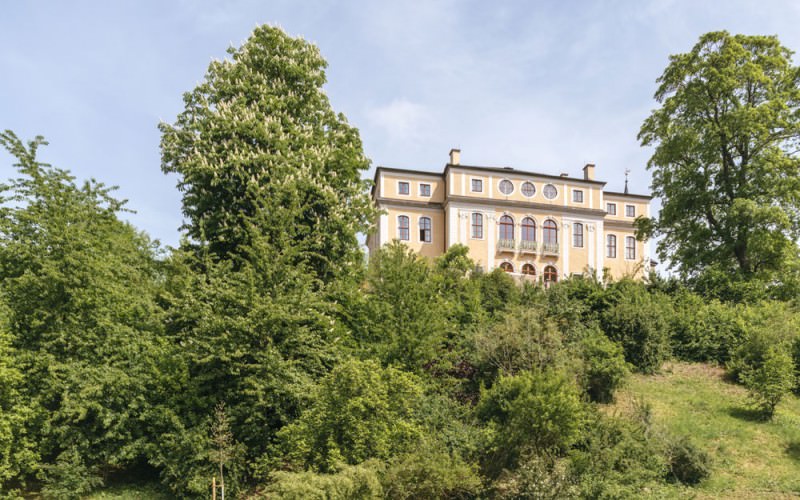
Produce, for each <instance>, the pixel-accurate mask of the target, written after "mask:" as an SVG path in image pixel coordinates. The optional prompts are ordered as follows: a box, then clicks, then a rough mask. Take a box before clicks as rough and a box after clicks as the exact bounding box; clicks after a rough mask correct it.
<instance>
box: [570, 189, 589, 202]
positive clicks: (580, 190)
mask: <svg viewBox="0 0 800 500" xmlns="http://www.w3.org/2000/svg"><path fill="white" fill-rule="evenodd" d="M577 193H580V194H581V201H578V200H576V199H575V195H576V194H577ZM585 199H586V197H585V196H584V193H583V189H573V190H572V203H580V204H581V205H583V203H584V201H583V200H585Z"/></svg>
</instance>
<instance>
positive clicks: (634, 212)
mask: <svg viewBox="0 0 800 500" xmlns="http://www.w3.org/2000/svg"><path fill="white" fill-rule="evenodd" d="M629 208H632V209H633V215H628V209H629ZM625 217H636V205H629V204H627V203H626V204H625Z"/></svg>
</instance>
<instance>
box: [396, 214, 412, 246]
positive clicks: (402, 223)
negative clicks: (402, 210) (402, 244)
mask: <svg viewBox="0 0 800 500" xmlns="http://www.w3.org/2000/svg"><path fill="white" fill-rule="evenodd" d="M408 228H409V226H408V216H407V215H400V216H398V217H397V237H398V238H400V239H401V240H403V241H408V240H409V239H411V232H410V231H409V229H408Z"/></svg>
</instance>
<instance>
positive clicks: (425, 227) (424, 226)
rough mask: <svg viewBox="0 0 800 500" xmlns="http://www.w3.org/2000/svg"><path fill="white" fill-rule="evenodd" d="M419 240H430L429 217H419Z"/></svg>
mask: <svg viewBox="0 0 800 500" xmlns="http://www.w3.org/2000/svg"><path fill="white" fill-rule="evenodd" d="M419 241H421V242H423V243H430V242H431V218H430V217H420V218H419Z"/></svg>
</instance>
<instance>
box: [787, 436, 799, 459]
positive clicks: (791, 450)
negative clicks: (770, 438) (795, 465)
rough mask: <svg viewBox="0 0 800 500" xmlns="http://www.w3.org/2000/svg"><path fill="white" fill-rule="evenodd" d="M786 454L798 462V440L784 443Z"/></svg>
mask: <svg viewBox="0 0 800 500" xmlns="http://www.w3.org/2000/svg"><path fill="white" fill-rule="evenodd" d="M786 454H787V455H789V457H791V458H792V459H794V460H796V461H798V462H800V441H795V442H794V443H789V444H788V445H786Z"/></svg>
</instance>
